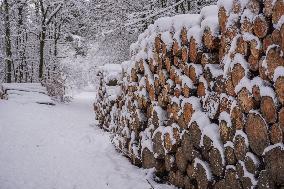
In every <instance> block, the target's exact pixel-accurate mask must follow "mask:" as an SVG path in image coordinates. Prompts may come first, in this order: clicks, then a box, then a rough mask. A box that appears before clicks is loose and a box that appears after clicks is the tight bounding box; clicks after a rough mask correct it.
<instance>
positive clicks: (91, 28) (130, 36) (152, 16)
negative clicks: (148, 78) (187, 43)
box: [0, 0, 216, 96]
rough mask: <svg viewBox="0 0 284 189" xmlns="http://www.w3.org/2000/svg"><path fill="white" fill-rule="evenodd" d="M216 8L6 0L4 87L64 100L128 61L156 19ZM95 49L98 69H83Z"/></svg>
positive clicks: (1, 32)
mask: <svg viewBox="0 0 284 189" xmlns="http://www.w3.org/2000/svg"><path fill="white" fill-rule="evenodd" d="M214 2H216V0H204V1H198V0H195V1H190V0H151V1H148V0H141V1H134V0H127V1H126V0H81V1H75V0H1V1H0V19H1V20H0V36H1V37H0V82H7V83H9V82H19V83H21V82H41V83H43V84H44V85H45V86H47V87H48V90H49V92H50V93H51V95H53V96H62V95H63V94H64V93H65V88H66V87H70V85H73V87H75V86H76V85H78V84H79V83H80V84H81V85H84V84H86V83H87V82H89V80H90V76H89V75H90V74H91V73H85V72H90V70H91V71H92V70H93V69H94V68H95V67H96V66H97V64H100V65H103V64H106V63H121V62H122V61H125V60H127V59H128V58H129V46H130V44H131V43H133V42H134V41H135V40H136V39H137V36H138V35H139V34H140V33H142V32H143V31H144V30H145V29H146V28H147V26H148V25H149V24H151V23H153V21H154V20H156V19H157V18H159V17H163V16H172V15H175V14H183V13H198V12H199V10H200V9H201V8H202V7H204V6H206V5H209V4H212V3H214ZM93 44H97V45H95V46H96V48H97V50H96V51H94V53H95V54H91V55H89V56H91V57H89V59H92V58H93V59H94V63H93V64H92V63H89V64H88V65H83V66H82V65H80V64H82V61H77V58H78V57H81V58H82V57H83V58H84V57H86V56H88V50H90V48H92V47H93V46H94V45H93ZM70 56H72V57H70ZM96 56H100V57H101V58H100V59H99V62H98V61H96ZM66 58H67V59H66ZM66 60H68V61H69V62H68V61H66ZM71 61H72V62H71ZM76 63H78V64H76ZM86 66H87V67H88V68H86ZM86 74H87V75H88V77H86ZM68 85H69V86H68Z"/></svg>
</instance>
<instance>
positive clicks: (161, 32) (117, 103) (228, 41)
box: [94, 0, 284, 189]
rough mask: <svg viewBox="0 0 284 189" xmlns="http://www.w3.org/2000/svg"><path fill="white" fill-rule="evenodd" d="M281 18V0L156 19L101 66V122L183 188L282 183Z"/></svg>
mask: <svg viewBox="0 0 284 189" xmlns="http://www.w3.org/2000/svg"><path fill="white" fill-rule="evenodd" d="M283 21H284V2H283V1H282V0H275V1H271V0H264V1H257V0H249V1H241V0H232V1H229V0H219V1H218V3H217V5H211V6H207V7H204V8H203V9H202V10H201V11H200V14H195V15H190V14H188V15H178V16H174V17H165V18H161V19H158V20H157V21H156V22H155V23H154V24H152V25H150V26H149V27H148V29H147V30H146V31H145V32H144V33H143V34H141V35H140V36H139V37H138V41H137V42H136V43H134V44H132V45H131V55H132V57H131V60H130V61H127V62H124V63H122V65H121V67H119V66H118V67H114V66H112V65H105V66H104V67H101V69H100V71H99V72H98V76H99V78H100V88H99V91H98V95H97V96H98V98H97V101H96V102H95V103H94V110H95V112H96V116H97V119H98V120H99V122H100V126H101V127H102V128H103V129H105V130H107V131H110V132H112V133H114V138H113V142H114V144H115V146H116V147H117V149H118V150H119V151H121V152H122V153H123V154H124V155H126V156H128V157H129V158H130V159H131V162H132V163H133V164H135V165H137V166H142V167H144V168H153V167H154V168H155V169H156V174H157V175H158V176H160V178H162V180H166V181H169V182H170V183H171V184H174V185H176V186H178V187H180V188H187V189H191V188H200V189H201V188H202V189H203V188H216V189H217V188H281V187H283V186H284V177H283V175H284V164H283V162H284V146H283V141H284V138H283V132H284V126H283V123H284V113H283V112H284V104H283V102H284V98H283V89H284V58H283V51H284V43H283V42H284V33H283V32H284V25H283Z"/></svg>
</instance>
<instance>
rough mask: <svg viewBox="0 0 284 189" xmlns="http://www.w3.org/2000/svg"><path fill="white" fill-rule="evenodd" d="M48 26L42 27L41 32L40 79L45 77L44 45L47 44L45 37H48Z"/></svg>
mask: <svg viewBox="0 0 284 189" xmlns="http://www.w3.org/2000/svg"><path fill="white" fill-rule="evenodd" d="M45 32H46V28H45V26H43V27H42V32H41V33H40V45H39V58H40V59H39V74H38V76H39V79H40V80H42V79H43V69H44V45H45V37H46V33H45Z"/></svg>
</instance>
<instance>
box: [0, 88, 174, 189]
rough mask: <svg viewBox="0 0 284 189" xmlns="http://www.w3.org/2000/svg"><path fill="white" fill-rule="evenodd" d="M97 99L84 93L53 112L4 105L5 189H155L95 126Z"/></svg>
mask: <svg viewBox="0 0 284 189" xmlns="http://www.w3.org/2000/svg"><path fill="white" fill-rule="evenodd" d="M93 96H94V94H93V93H88V92H84V93H81V94H79V95H77V96H76V97H75V100H74V102H72V103H71V104H68V105H66V104H59V105H56V106H54V107H50V106H44V105H38V104H18V103H16V102H9V101H0V188H1V189H39V188H40V189H104V188H106V189H112V188H113V189H114V188H115V189H120V188H121V189H133V188H135V189H149V188H151V187H150V185H149V184H148V183H147V181H146V178H145V171H143V170H142V169H138V168H136V167H134V166H132V165H131V164H130V163H129V162H128V160H127V159H126V158H124V157H122V156H121V155H120V154H118V153H117V152H116V151H115V149H114V147H113V146H112V144H111V143H110V140H109V135H108V134H107V133H104V132H102V131H101V130H99V129H98V128H94V127H91V126H90V125H92V124H93V123H94V115H93V111H92V102H93V99H92V98H93ZM157 188H170V187H169V186H161V185H159V187H157Z"/></svg>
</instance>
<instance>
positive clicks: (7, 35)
mask: <svg viewBox="0 0 284 189" xmlns="http://www.w3.org/2000/svg"><path fill="white" fill-rule="evenodd" d="M3 3H4V10H5V51H6V58H5V62H6V66H7V70H6V82H7V83H11V82H12V66H13V61H12V51H11V30H10V18H9V4H8V0H4V1H3Z"/></svg>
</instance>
